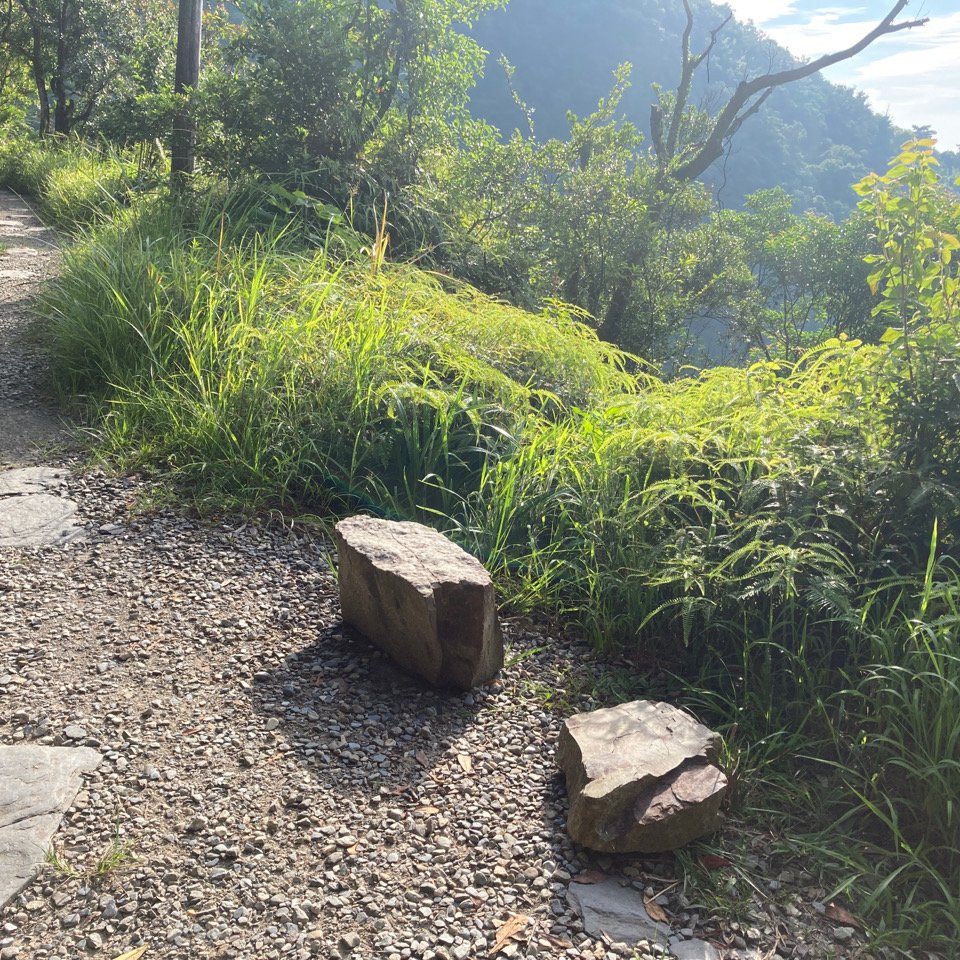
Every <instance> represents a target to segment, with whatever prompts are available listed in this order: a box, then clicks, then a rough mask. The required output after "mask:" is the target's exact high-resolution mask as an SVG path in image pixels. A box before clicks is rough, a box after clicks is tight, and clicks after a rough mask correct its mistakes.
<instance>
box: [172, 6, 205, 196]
mask: <svg viewBox="0 0 960 960" xmlns="http://www.w3.org/2000/svg"><path fill="white" fill-rule="evenodd" d="M202 25H203V0H180V8H179V17H178V19H177V72H176V80H175V84H174V92H176V93H178V94H183V95H184V96H185V97H188V98H189V97H190V96H191V95H192V93H193V91H194V90H196V87H197V82H198V81H199V79H200V32H201V27H202ZM196 145H197V125H196V121H195V120H194V118H193V105H192V103H190V101H189V100H187V101H186V102H185V103H184V105H183V106H182V107H181V108H180V110H179V111H178V112H177V115H176V117H174V120H173V143H172V148H173V149H172V156H171V162H170V176H171V182H172V184H173V186H174V187H175V188H176V187H177V186H178V185H180V184H182V182H183V181H184V179H185V178H186V177H188V176H189V175H190V174H192V173H193V168H194V159H195V158H194V153H195V149H196Z"/></svg>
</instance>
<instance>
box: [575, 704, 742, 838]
mask: <svg viewBox="0 0 960 960" xmlns="http://www.w3.org/2000/svg"><path fill="white" fill-rule="evenodd" d="M719 750H720V737H719V735H718V734H716V733H714V732H713V731H711V730H709V729H708V728H707V727H705V726H703V725H702V724H700V723H697V721H696V720H694V719H693V717H691V716H690V715H689V714H687V713H684V712H683V711H682V710H678V709H677V708H676V707H673V706H671V705H670V704H668V703H656V702H653V701H649V700H635V701H633V702H632V703H624V704H621V705H620V706H618V707H610V708H608V709H603V710H594V711H592V712H590V713H579V714H576V715H575V716H573V717H570V718H569V719H567V720H566V721H565V722H564V724H563V727H562V728H561V730H560V739H559V743H558V747H557V760H558V763H559V765H560V768H561V769H562V770H563V772H564V773H565V774H566V778H567V792H568V794H569V797H570V811H569V815H568V817H567V831H568V832H569V834H570V836H571V838H572V839H573V840H575V841H576V842H577V843H580V844H582V845H583V846H585V847H589V848H591V849H593V850H599V851H601V852H604V853H659V852H662V851H665V850H675V849H677V848H678V847H682V846H684V845H685V844H687V843H689V842H690V841H691V840H694V839H696V838H697V837H700V836H703V835H705V834H707V833H711V832H713V831H714V830H716V829H717V827H718V826H719V822H720V803H721V801H722V799H723V796H724V794H725V792H726V788H727V780H726V777H725V776H724V775H723V773H721V771H720V770H719V769H718V768H717V767H716V766H714V761H715V760H716V758H717V755H718V753H719Z"/></svg>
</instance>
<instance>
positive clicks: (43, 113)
mask: <svg viewBox="0 0 960 960" xmlns="http://www.w3.org/2000/svg"><path fill="white" fill-rule="evenodd" d="M30 27H31V33H32V35H33V49H32V51H31V55H30V66H31V68H32V69H33V81H34V83H35V84H36V86H37V101H38V102H39V104H40V121H39V133H40V136H41V137H45V136H47V134H49V133H50V96H49V94H48V93H47V78H46V76H45V75H44V70H43V34H42V33H41V31H40V25H39V23H37V22H36V21H32V22H31V24H30Z"/></svg>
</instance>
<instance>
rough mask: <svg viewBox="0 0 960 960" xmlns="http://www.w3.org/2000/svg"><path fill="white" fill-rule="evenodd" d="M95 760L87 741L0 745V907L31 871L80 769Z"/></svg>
mask: <svg viewBox="0 0 960 960" xmlns="http://www.w3.org/2000/svg"><path fill="white" fill-rule="evenodd" d="M99 763H100V754H99V753H97V752H96V750H91V749H89V748H87V747H75V748H68V747H35V746H17V747H0V909H2V908H3V907H5V906H6V905H7V904H8V903H9V902H10V901H11V900H12V899H13V898H14V897H15V896H16V895H17V894H18V893H19V892H20V890H22V889H23V887H25V886H26V885H27V884H28V883H29V882H30V881H31V880H32V879H33V877H34V876H35V875H36V872H37V868H38V866H39V865H40V864H41V863H42V862H43V859H44V856H45V854H46V851H47V849H48V848H49V846H50V840H51V838H52V837H53V834H54V832H55V831H56V829H57V827H58V826H59V824H60V820H61V819H62V817H63V814H64V811H66V809H67V808H68V807H69V806H70V804H71V803H73V800H74V797H76V795H77V791H78V790H79V789H80V785H81V783H82V778H81V774H83V773H84V772H89V771H92V770H95V769H96V768H97V766H98V765H99Z"/></svg>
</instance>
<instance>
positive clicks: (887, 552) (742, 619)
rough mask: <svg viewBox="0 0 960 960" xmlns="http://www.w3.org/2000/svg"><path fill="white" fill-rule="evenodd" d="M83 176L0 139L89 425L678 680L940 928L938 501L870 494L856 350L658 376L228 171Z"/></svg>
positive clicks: (853, 853) (958, 720)
mask: <svg viewBox="0 0 960 960" xmlns="http://www.w3.org/2000/svg"><path fill="white" fill-rule="evenodd" d="M91 163H94V166H93V167H90V164H91ZM11 171H12V172H11ZM105 173H106V177H105V178H103V179H98V178H97V176H96V166H95V162H93V161H91V160H90V158H89V157H88V156H86V155H83V156H81V157H79V158H77V157H76V155H75V154H72V153H70V152H66V153H58V154H48V153H41V152H40V151H29V150H20V151H19V152H18V154H17V155H16V156H11V153H10V152H9V151H7V152H6V153H4V152H2V151H0V177H5V178H6V179H7V181H8V182H10V181H11V180H12V181H13V182H15V183H16V184H17V185H18V186H20V187H28V188H30V189H32V190H34V191H35V192H36V193H37V194H38V195H39V196H40V198H41V203H42V205H43V209H44V211H45V212H46V213H47V215H48V216H51V217H53V218H55V219H57V220H59V221H60V222H61V223H67V224H69V225H71V226H76V225H77V224H78V223H80V222H84V221H86V222H91V221H92V222H100V225H99V226H98V227H97V228H96V229H94V230H91V231H88V232H86V233H84V234H83V235H82V236H81V238H80V240H79V242H78V243H77V244H76V245H75V246H74V247H73V248H72V249H71V250H70V251H69V252H68V254H67V259H66V264H65V268H64V272H63V276H62V279H61V282H60V283H59V284H58V285H57V286H55V287H54V288H52V289H51V290H50V292H49V293H48V295H47V296H46V297H45V300H44V303H43V305H42V306H43V310H44V312H45V314H46V316H47V317H48V319H49V324H50V325H49V330H50V334H51V349H52V351H53V353H54V357H55V362H56V368H57V374H58V378H59V384H60V386H61V388H62V389H63V391H64V392H65V393H66V394H68V395H71V396H76V395H80V396H82V397H85V398H87V400H88V401H89V402H90V405H91V410H92V411H94V415H95V416H96V417H97V418H98V422H99V429H100V430H101V432H102V436H103V438H104V441H103V442H104V447H105V449H107V450H108V451H110V452H112V453H113V454H115V455H117V456H119V457H121V458H123V459H126V460H127V461H128V462H129V461H130V460H138V461H141V462H149V463H153V464H162V465H163V466H164V467H166V468H168V469H171V470H172V471H174V474H175V476H176V477H177V478H178V479H179V480H180V481H182V483H183V485H184V488H185V489H189V490H190V491H191V492H192V495H193V496H194V497H195V498H196V499H197V500H198V501H199V502H201V503H204V502H205V503H212V504H217V505H222V504H224V503H227V504H230V505H232V506H243V507H247V508H253V509H260V508H266V507H279V508H282V509H284V510H288V511H308V512H314V513H320V514H324V515H330V514H334V515H336V514H341V513H344V512H349V511H354V510H358V509H359V510H369V511H374V512H378V513H381V514H384V515H387V516H404V517H417V518H419V519H422V520H425V521H427V522H431V523H434V524H436V525H438V526H439V527H441V528H442V529H444V530H446V531H447V532H449V533H450V534H451V535H452V536H454V537H455V538H456V539H458V540H459V541H460V542H462V543H463V544H464V545H466V546H467V547H468V548H469V549H471V550H472V551H474V552H475V553H476V554H477V555H479V556H481V557H482V558H483V559H484V561H485V562H486V563H487V564H488V566H489V567H490V568H491V569H492V570H493V571H494V573H495V574H496V575H497V577H498V579H499V582H500V584H501V587H502V590H503V591H504V593H505V596H506V597H507V599H508V601H509V602H510V603H512V604H513V605H515V606H517V607H533V606H536V607H541V608H547V609H550V610H553V611H554V612H558V613H562V614H563V615H565V617H566V618H568V619H569V620H570V621H572V622H574V623H576V624H578V625H579V627H580V628H581V629H583V630H585V631H587V632H588V633H589V634H590V635H591V636H592V637H593V638H594V640H595V641H596V642H597V643H599V644H610V645H612V644H615V643H616V644H628V645H631V646H633V647H634V648H636V649H638V650H639V651H640V652H641V654H643V655H644V656H646V658H647V659H648V660H649V659H650V658H651V657H653V656H654V655H655V656H656V658H657V659H658V660H660V662H661V663H665V664H667V665H668V666H669V668H670V669H671V670H674V671H676V672H677V673H678V674H680V675H681V676H682V677H683V678H684V680H685V683H687V684H688V691H689V696H688V699H689V702H691V703H698V704H699V707H700V710H701V712H702V713H704V715H706V716H707V717H708V719H710V720H711V721H713V722H716V723H718V724H719V725H720V726H721V729H723V730H724V731H725V732H727V733H728V734H731V733H732V731H733V730H735V729H738V733H737V736H736V738H735V739H734V738H731V739H730V747H729V758H728V762H729V765H730V769H731V772H732V773H733V774H734V775H735V776H736V777H737V778H738V780H739V782H740V783H741V785H742V789H741V790H740V791H739V793H740V797H741V801H740V802H741V803H742V804H745V805H747V806H749V805H750V804H751V803H766V802H769V797H770V791H771V790H773V789H779V790H781V791H783V796H784V797H786V798H787V800H788V802H794V803H796V802H800V803H810V802H814V801H812V800H811V795H810V793H809V790H808V792H807V793H806V794H802V793H801V792H800V788H799V787H798V785H797V781H796V773H797V770H798V769H800V768H801V767H803V766H808V765H809V762H813V763H815V764H816V765H818V766H820V767H821V770H822V772H823V773H824V774H825V779H824V781H823V783H824V786H823V789H822V790H818V791H817V796H816V799H815V802H816V803H817V804H818V805H820V806H821V809H822V812H823V816H824V818H825V822H828V821H830V820H832V821H833V822H834V827H833V828H832V830H831V831H827V832H822V833H821V834H820V835H819V836H818V837H817V838H814V839H811V838H809V837H808V839H807V843H808V845H809V849H814V848H818V849H819V858H820V860H821V862H824V863H832V864H833V866H834V875H835V876H841V877H844V878H845V879H846V884H847V885H848V886H849V889H850V891H851V893H852V892H853V891H856V896H857V907H858V909H864V910H866V911H867V912H869V914H870V917H871V919H872V920H873V922H874V924H875V927H876V930H877V931H878V932H879V933H881V934H882V935H883V936H885V937H886V938H887V939H888V940H889V942H891V943H899V944H901V945H903V946H905V947H915V946H916V945H917V944H918V943H928V944H931V945H933V946H938V945H939V946H942V947H943V948H944V949H946V945H947V944H949V943H950V942H951V941H952V939H955V938H956V937H957V936H958V935H960V905H958V901H957V894H956V891H957V890H958V889H960V850H958V847H960V816H958V812H957V810H956V804H955V797H956V796H958V795H960V764H958V762H957V761H956V758H955V751H954V750H953V749H952V748H951V744H955V743H956V742H958V738H960V692H958V691H960V661H958V659H957V644H956V634H957V626H958V623H960V612H958V611H960V577H958V575H957V571H956V567H955V566H953V565H951V563H952V561H951V560H950V556H949V555H950V553H951V552H955V550H956V542H955V536H956V535H955V533H954V532H951V531H950V530H949V529H948V528H949V524H951V523H954V524H955V523H956V519H957V518H956V515H955V514H949V511H947V513H946V514H945V515H944V516H943V517H942V518H941V526H940V527H935V525H934V520H935V514H936V511H933V512H931V510H930V509H929V508H928V507H927V506H925V505H923V504H920V506H917V505H916V503H915V502H914V501H911V500H910V499H909V498H908V497H906V495H904V497H901V498H900V499H898V494H897V493H896V491H895V490H894V492H893V493H891V492H890V491H891V490H892V489H893V488H894V486H895V484H894V483H893V481H892V479H891V478H895V477H896V471H895V465H894V464H893V463H892V462H891V459H890V457H889V455H888V454H887V452H886V451H887V445H888V437H887V436H886V430H885V427H884V423H885V418H884V403H885V400H886V397H887V395H888V394H889V392H890V391H891V390H892V389H894V388H895V384H892V383H890V382H888V381H886V380H885V379H884V374H883V366H882V352H881V351H879V350H877V349H874V348H863V347H859V346H857V345H856V344H850V343H844V342H840V341H837V342H834V343H831V344H829V345H827V346H826V347H825V348H823V349H821V350H819V351H817V352H815V353H812V354H810V355H809V356H807V357H805V358H804V360H803V361H802V362H801V363H800V364H798V365H797V366H796V367H795V368H793V369H778V368H774V367H770V366H758V367H755V368H753V369H751V370H731V369H718V370H713V371H709V372H706V373H703V374H701V375H699V376H697V377H692V378H689V379H686V380H680V381H676V382H672V383H666V382H663V381H661V380H659V379H657V378H656V377H654V376H652V375H647V374H643V373H639V374H636V373H631V372H629V371H630V370H631V369H635V364H634V363H633V362H632V360H631V358H628V357H625V356H623V355H621V354H619V353H617V352H616V351H615V350H612V349H611V348H610V347H608V346H606V345H604V344H602V343H600V342H599V341H598V340H597V338H596V336H595V335H594V334H593V332H592V331H591V330H590V329H588V328H587V327H586V326H584V325H583V324H581V323H580V322H579V321H578V320H577V318H576V317H574V316H571V315H570V314H569V313H568V312H566V311H565V310H563V309H562V308H554V309H551V310H550V311H548V312H545V313H543V314H540V315H534V314H530V313H526V312H523V311H519V310H516V309H514V308H511V307H508V306H505V305H503V304H500V303H497V302H494V301H491V300H489V299H487V298H485V297H483V296H482V295H480V294H478V293H476V292H475V291H472V290H470V289H466V288H462V287H459V286H456V285H454V284H452V283H450V282H449V281H447V280H445V279H443V278H437V277H431V276H428V275H425V274H423V273H421V272H419V271H417V270H415V269H413V268H411V267H405V266H396V265H390V264H386V263H383V262H382V258H381V256H380V255H379V252H378V248H377V247H376V246H374V250H373V251H366V252H363V253H361V254H359V255H356V256H353V257H351V258H347V259H346V260H343V259H338V258H335V257H334V256H332V255H330V254H327V253H324V252H318V251H317V250H316V249H310V248H308V247H306V246H305V245H304V244H303V243H302V242H301V241H300V225H299V224H297V223H293V224H292V225H287V226H286V227H285V228H284V229H282V230H278V228H277V226H276V224H275V223H272V222H271V216H270V213H269V210H268V209H267V208H266V207H265V206H264V203H263V202H262V198H258V197H257V196H256V195H248V196H245V197H239V196H238V195H232V196H228V197H220V198H219V200H216V199H208V200H207V201H206V203H205V204H204V205H199V204H191V203H189V202H187V203H180V204H177V203H172V202H171V201H170V200H169V198H165V197H164V196H162V195H151V196H146V197H142V198H139V199H134V198H133V197H132V195H131V194H129V193H128V192H126V191H125V190H124V189H123V183H122V174H123V169H122V166H121V165H119V164H118V163H117V162H116V161H113V162H112V163H111V165H110V166H109V167H108V168H107V170H106V171H105ZM91 184H93V185H91ZM119 196H122V198H123V202H124V204H125V205H126V209H124V210H121V209H119V207H118V206H117V204H116V202H115V200H114V199H113V198H114V197H119ZM198 207H200V208H199V209H198ZM110 215H112V218H110V219H106V218H107V217H109V216H110ZM335 239H336V238H331V240H335ZM332 245H335V244H332ZM884 484H885V485H886V486H885V487H884ZM935 530H937V532H938V535H939V540H938V541H936V542H935V543H934V549H933V550H931V549H930V548H931V536H932V534H933V533H934V531H935ZM928 557H930V558H931V559H930V562H929V565H928V566H927V567H926V569H925V563H926V561H927V558H928ZM741 744H742V746H738V745H741ZM801 756H806V757H808V758H814V759H813V760H812V761H805V760H802V759H799V758H800V757H801ZM852 836H858V837H860V838H861V840H862V839H865V840H866V841H867V842H866V843H863V842H856V843H854V842H853V841H852V840H850V839H849V838H850V837H852ZM844 837H847V839H844ZM887 881H889V883H888V882H887Z"/></svg>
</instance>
